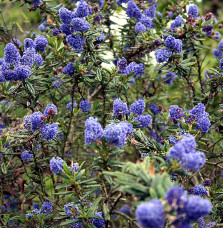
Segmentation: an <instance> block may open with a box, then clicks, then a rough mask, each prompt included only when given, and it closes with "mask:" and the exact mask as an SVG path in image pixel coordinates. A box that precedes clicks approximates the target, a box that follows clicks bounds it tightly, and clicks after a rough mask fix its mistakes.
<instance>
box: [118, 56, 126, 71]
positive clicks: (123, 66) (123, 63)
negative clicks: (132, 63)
mask: <svg viewBox="0 0 223 228" xmlns="http://www.w3.org/2000/svg"><path fill="white" fill-rule="evenodd" d="M117 67H118V68H119V73H120V74H125V73H126V67H127V60H126V59H125V58H124V57H122V58H121V59H119V60H118V62H117Z"/></svg>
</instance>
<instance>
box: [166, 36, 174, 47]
mask: <svg viewBox="0 0 223 228" xmlns="http://www.w3.org/2000/svg"><path fill="white" fill-rule="evenodd" d="M175 41H176V39H175V38H174V37H173V36H171V35H170V36H168V37H167V38H166V39H165V41H164V45H165V46H166V47H167V48H171V49H174V48H175V45H176V44H175Z"/></svg>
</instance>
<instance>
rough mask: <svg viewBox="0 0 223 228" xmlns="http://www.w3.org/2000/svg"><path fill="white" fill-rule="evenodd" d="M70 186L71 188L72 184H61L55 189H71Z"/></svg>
mask: <svg viewBox="0 0 223 228" xmlns="http://www.w3.org/2000/svg"><path fill="white" fill-rule="evenodd" d="M70 186H71V184H60V185H58V186H56V188H55V189H61V188H66V187H70Z"/></svg>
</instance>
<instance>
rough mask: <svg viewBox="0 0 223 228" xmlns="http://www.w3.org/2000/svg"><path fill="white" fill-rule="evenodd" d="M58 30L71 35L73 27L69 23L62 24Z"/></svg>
mask: <svg viewBox="0 0 223 228" xmlns="http://www.w3.org/2000/svg"><path fill="white" fill-rule="evenodd" d="M60 31H61V32H62V33H64V34H65V35H66V36H68V35H71V34H72V32H73V28H72V26H71V25H69V24H62V25H61V26H60Z"/></svg>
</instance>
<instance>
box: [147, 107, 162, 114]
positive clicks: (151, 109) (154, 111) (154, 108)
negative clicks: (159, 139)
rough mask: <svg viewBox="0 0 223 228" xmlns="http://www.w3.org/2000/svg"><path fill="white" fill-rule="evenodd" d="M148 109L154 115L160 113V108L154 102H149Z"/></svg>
mask: <svg viewBox="0 0 223 228" xmlns="http://www.w3.org/2000/svg"><path fill="white" fill-rule="evenodd" d="M149 110H150V111H151V112H152V113H153V115H154V116H155V115H157V114H160V113H161V110H160V109H159V107H158V106H156V105H155V104H150V105H149Z"/></svg>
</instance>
